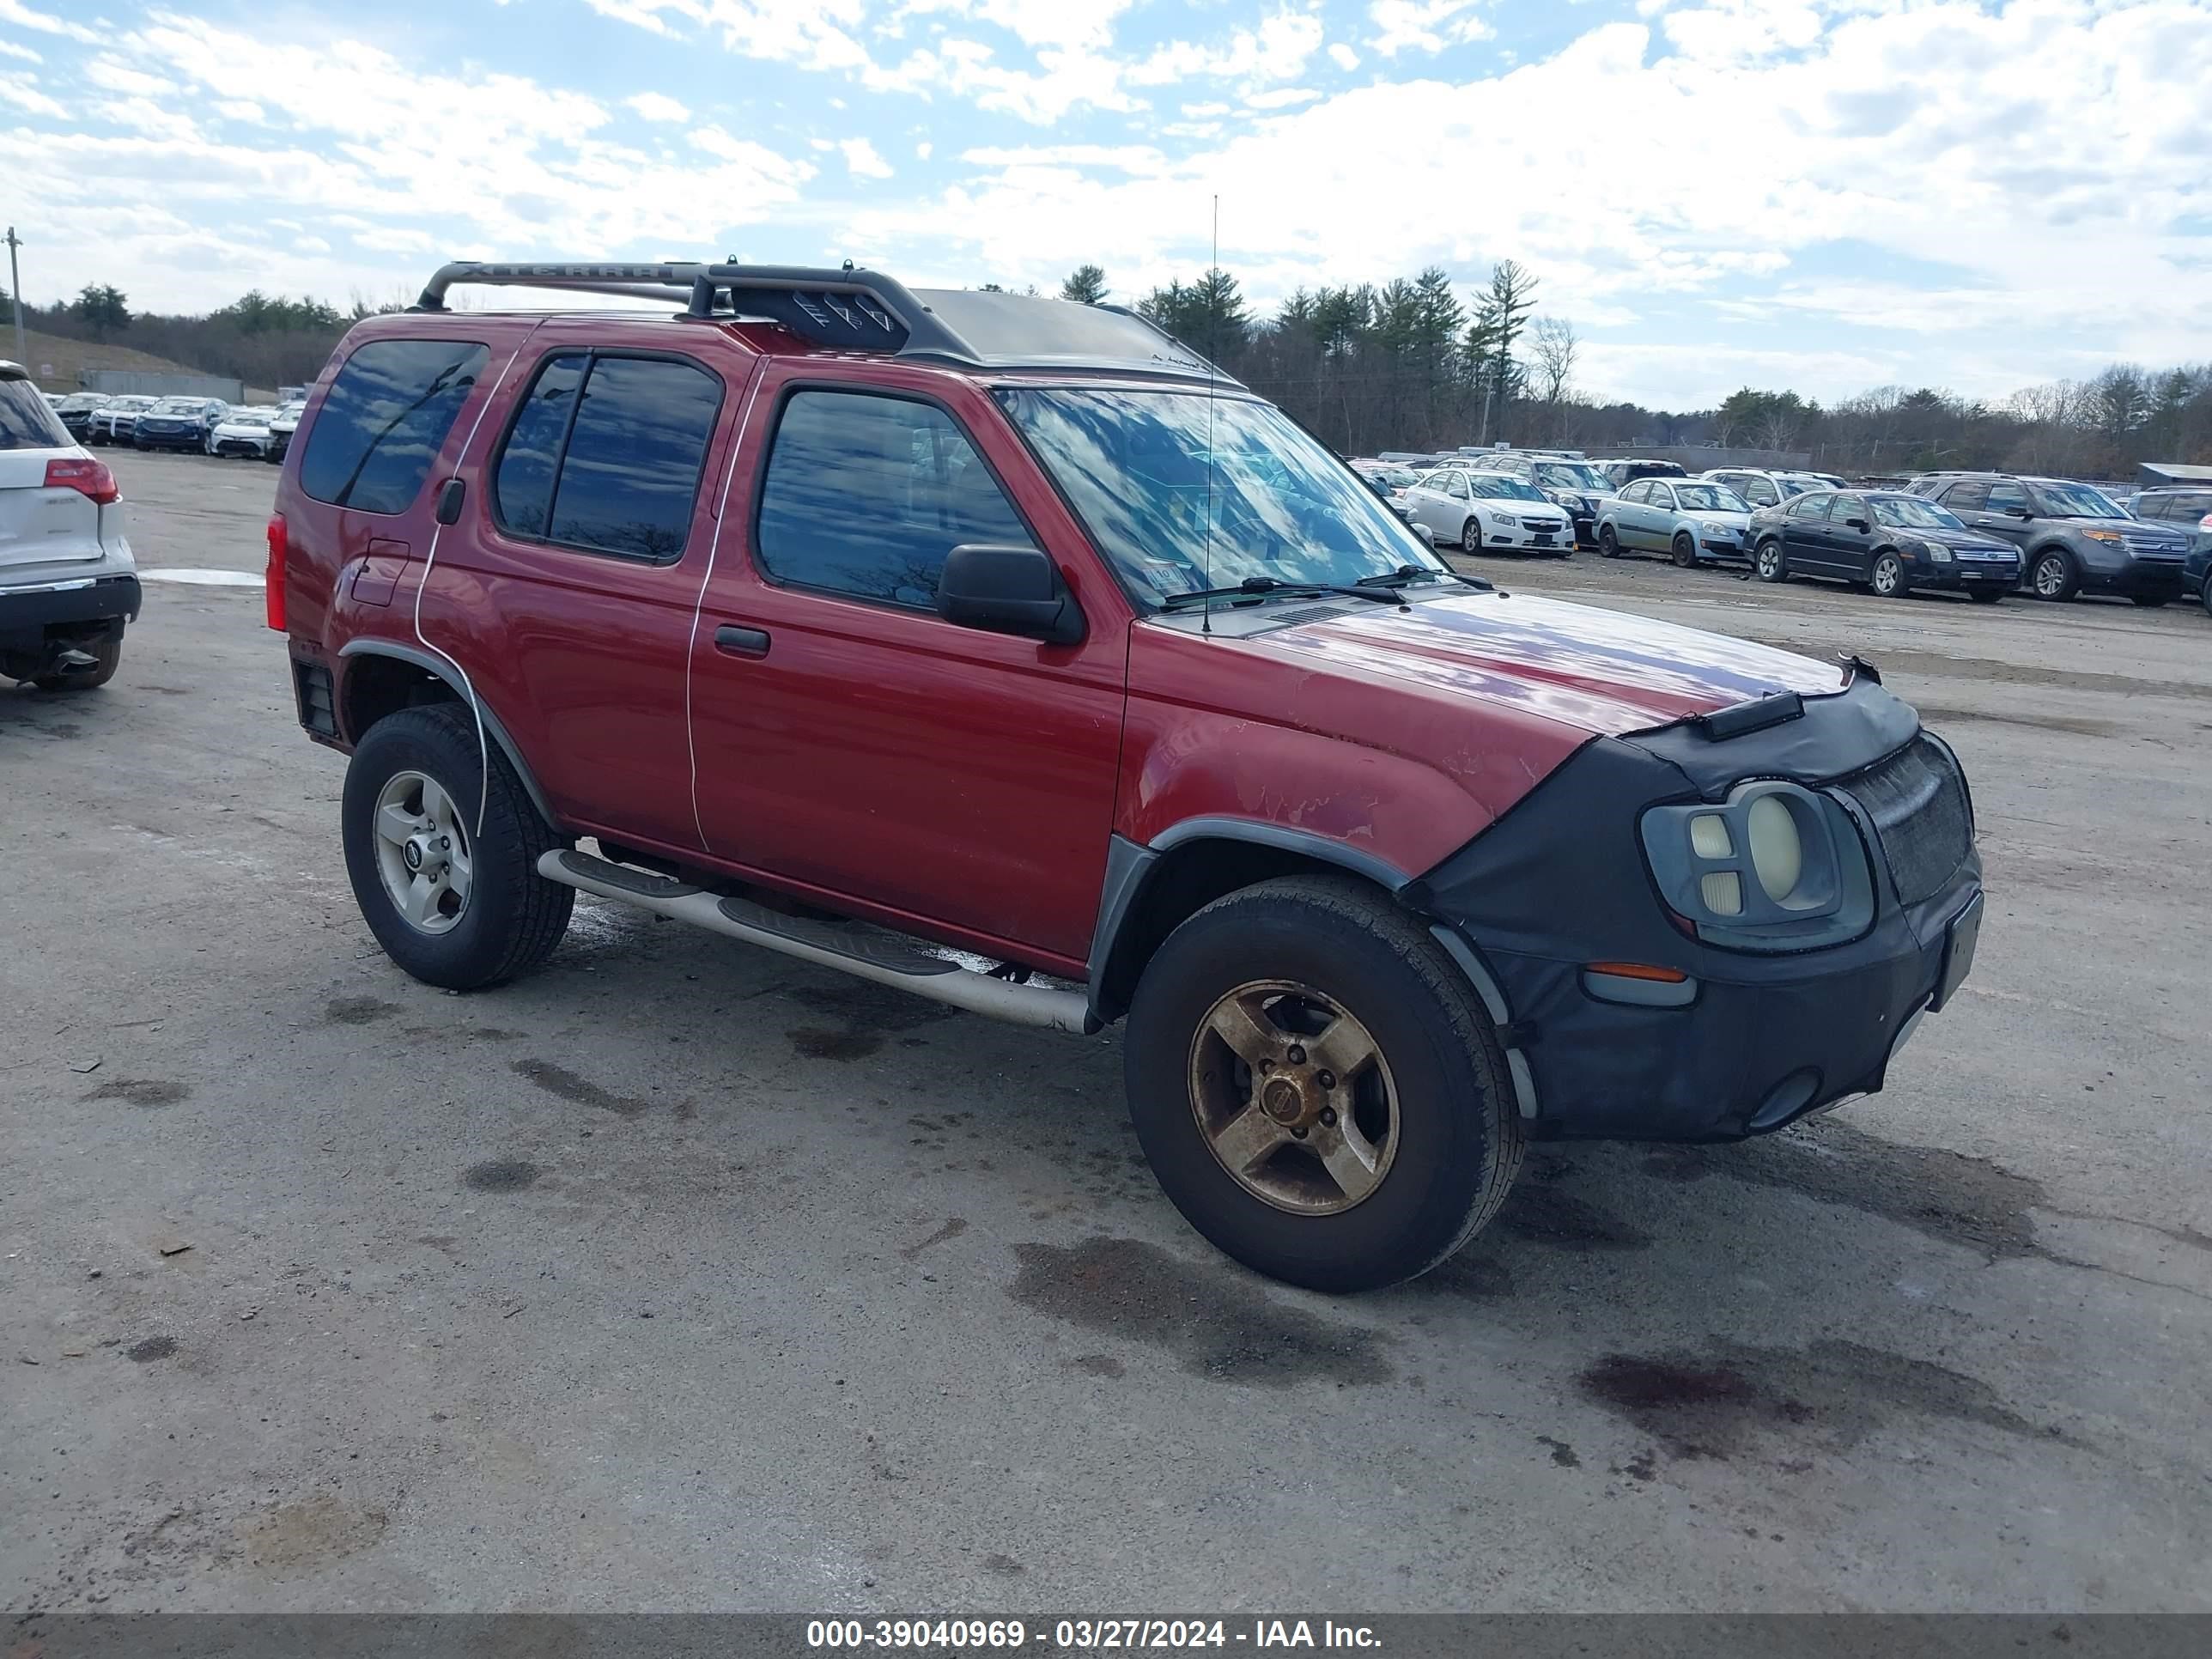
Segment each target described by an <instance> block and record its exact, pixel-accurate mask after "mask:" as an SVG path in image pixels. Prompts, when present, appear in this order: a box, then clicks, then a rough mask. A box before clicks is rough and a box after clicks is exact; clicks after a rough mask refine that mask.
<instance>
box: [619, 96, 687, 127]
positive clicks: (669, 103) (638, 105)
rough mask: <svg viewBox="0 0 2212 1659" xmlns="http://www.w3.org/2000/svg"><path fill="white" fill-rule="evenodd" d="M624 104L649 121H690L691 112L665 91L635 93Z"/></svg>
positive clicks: (624, 100)
mask: <svg viewBox="0 0 2212 1659" xmlns="http://www.w3.org/2000/svg"><path fill="white" fill-rule="evenodd" d="M623 104H624V105H626V106H628V107H629V108H630V109H632V110H635V112H637V113H638V114H640V115H641V116H643V117H644V118H646V119H647V120H648V121H671V122H676V121H688V120H690V118H691V112H690V110H689V109H686V108H685V107H684V106H683V105H682V104H680V103H678V101H677V100H675V99H673V98H671V97H670V96H669V95H668V94H666V93H665V92H640V93H633V94H631V95H630V96H629V97H627V98H625V99H623Z"/></svg>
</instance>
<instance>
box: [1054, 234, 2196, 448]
mask: <svg viewBox="0 0 2212 1659" xmlns="http://www.w3.org/2000/svg"><path fill="white" fill-rule="evenodd" d="M1536 290H1537V282H1536V279H1535V277H1534V276H1532V275H1530V273H1529V272H1528V271H1527V270H1525V269H1523V268H1522V267H1521V266H1520V265H1517V264H1514V263H1513V262H1511V261H1510V260H1509V261H1505V262H1503V263H1501V264H1498V265H1497V266H1496V267H1494V268H1493V270H1492V272H1491V277H1490V281H1489V283H1488V285H1487V286H1486V288H1484V289H1482V290H1481V291H1480V293H1479V294H1478V295H1477V296H1476V298H1475V300H1474V303H1473V304H1472V305H1471V306H1463V305H1462V304H1461V302H1460V301H1458V300H1457V299H1456V298H1455V295H1454V294H1453V291H1452V287H1451V283H1450V280H1449V277H1448V276H1447V275H1446V273H1445V272H1443V270H1439V269H1437V268H1436V267H1433V266H1431V268H1429V269H1428V270H1424V271H1422V272H1421V273H1420V274H1419V276H1413V277H1401V278H1399V279H1397V280H1395V281H1393V282H1389V283H1383V284H1382V285H1380V286H1376V285H1374V284H1368V283H1363V284H1360V285H1358V286H1357V287H1346V288H1321V289H1312V290H1307V289H1300V290H1298V291H1297V293H1295V294H1293V295H1291V297H1290V298H1289V299H1288V300H1286V301H1284V303H1283V304H1282V305H1281V306H1280V307H1278V308H1277V310H1276V311H1275V313H1274V314H1273V315H1272V316H1268V317H1264V318H1263V317H1260V316H1257V315H1255V313H1253V312H1252V310H1251V309H1250V308H1249V307H1248V306H1247V305H1246V304H1245V302H1244V300H1243V295H1242V292H1241V290H1240V289H1239V287H1238V284H1237V279H1236V277H1235V276H1232V275H1231V274H1230V273H1228V272H1226V271H1222V270H1211V271H1208V272H1206V273H1205V274H1204V275H1202V276H1200V277H1199V278H1198V279H1197V280H1196V281H1194V282H1191V283H1182V282H1174V283H1169V284H1168V285H1167V286H1166V287H1164V288H1155V289H1152V291H1151V292H1150V293H1148V294H1146V295H1142V296H1140V297H1138V298H1137V299H1136V300H1135V301H1134V304H1135V308H1136V309H1137V310H1139V311H1140V312H1142V313H1145V314H1146V316H1148V317H1151V318H1152V319H1153V320H1155V321H1156V322H1158V323H1159V324H1160V325H1161V326H1162V327H1164V328H1165V329H1166V330H1167V331H1169V332H1170V333H1171V334H1173V335H1175V336H1176V338H1178V339H1180V340H1182V341H1183V342H1184V343H1186V344H1188V345H1189V346H1190V347H1192V349H1194V350H1198V351H1200V352H1203V353H1205V354H1206V356H1210V357H1212V359H1213V360H1214V361H1215V362H1218V363H1219V364H1220V365H1221V367H1222V368H1223V369H1224V370H1225V371H1226V372H1227V373H1229V374H1233V375H1235V376H1236V377H1237V379H1238V380H1243V382H1244V383H1245V384H1247V385H1249V386H1251V387H1253V389H1254V390H1255V391H1258V392H1262V393H1264V394H1265V395H1266V396H1267V397H1269V398H1273V400H1274V401H1275V402H1277V403H1279V404H1282V405H1283V407H1284V408H1285V409H1286V410H1289V411H1290V412H1291V414H1293V415H1295V416H1297V418H1298V419H1299V420H1300V421H1301V422H1304V424H1305V425H1306V426H1307V427H1309V428H1311V429H1312V430H1313V431H1315V432H1316V433H1318V434H1319V435H1321V436H1322V438H1323V439H1324V440H1326V441H1328V442H1329V443H1331V444H1333V445H1334V446H1335V447H1337V448H1339V449H1340V450H1342V451H1344V452H1345V453H1347V454H1362V453H1366V454H1371V453H1374V452H1375V451H1376V450H1379V449H1407V450H1431V449H1439V448H1448V447H1456V446H1458V445H1462V444H1484V443H1489V442H1491V441H1497V440H1504V441H1512V442H1515V443H1520V444H1528V445H1542V446H1557V447H1567V448H1577V449H1582V450H1585V451H1587V452H1589V453H1600V452H1602V451H1606V450H1611V449H1616V448H1620V447H1629V446H1647V445H1688V446H1710V445H1720V446H1734V447H1751V448H1759V449H1775V450H1785V451H1802V452H1805V453H1808V454H1809V455H1810V456H1811V457H1812V464H1813V465H1815V466H1817V467H1820V468H1821V469H1822V470H1824V471H1838V472H1846V473H1850V474H1853V475H1868V474H1882V473H1899V472H1911V471H1924V470H1928V469H1930V468H1935V467H2000V468H2012V469H2017V470H2020V471H2046V472H2055V473H2066V474H2070V475H2075V476H2082V477H2128V476H2130V475H2131V474H2132V473H2133V472H2134V470H2135V467H2136V463H2138V462H2141V461H2158V460H2164V461H2177V460H2178V461H2187V462H2197V463H2212V364H2203V363H2198V364H2189V365H2183V366H2180V367H2177V368H2164V369H2145V368H2140V367H2137V366H2135V365H2131V364H2116V365H2114V366H2113V367H2112V368H2107V369H2106V370H2105V371H2104V372H2103V373H2101V374H2098V375H2096V376H2094V377H2093V378H2092V379H2090V380H2079V381H2075V380H2061V381H2054V382H2052V383H2051V384H2049V385H2045V386H2030V387H2027V388H2026V389H2025V390H2022V391H2021V392H2015V393H2014V394H2013V395H2012V396H2011V397H2009V398H2004V399H2002V400H2000V401H1990V400H1986V399H1981V398H1964V397H1960V396H1959V395H1957V394H1956V393H1954V392H1948V391H1945V390H1943V389H1942V388H1940V387H1933V386H1921V387H1911V386H1880V387H1876V388H1875V389H1874V390H1872V391H1869V392H1862V393H1860V394H1859V395H1857V397H1853V398H1845V399H1844V400H1843V401H1841V402H1839V403H1837V404H1833V405H1832V406H1826V407H1824V406H1823V405H1821V404H1820V403H1818V402H1816V401H1814V400H1813V399H1810V398H1804V397H1802V396H1801V395H1799V394H1798V393H1797V392H1792V391H1786V390H1785V391H1762V390H1758V389H1755V388H1753V387H1750V386H1746V387H1744V388H1743V389H1742V390H1741V391H1739V392H1735V393H1734V394H1733V395H1731V396H1730V397H1729V398H1727V399H1726V400H1725V401H1724V402H1723V404H1721V405H1720V406H1719V407H1718V408H1717V409H1706V410H1686V411H1679V412H1678V411H1674V410H1656V409H1646V408H1644V407H1643V406H1642V405H1640V404H1632V403H1601V402H1599V401H1597V400H1596V399H1595V398H1592V397H1591V396H1589V394H1588V393H1587V392H1584V391H1583V388H1582V387H1581V386H1580V385H1579V384H1578V382H1577V370H1578V368H1580V365H1581V356H1582V342H1581V340H1580V339H1579V337H1577V335H1576V333H1575V331H1574V328H1573V326H1572V325H1571V324H1570V323H1569V322H1568V321H1567V320H1566V319H1563V318H1558V317H1547V316H1544V315H1542V314H1540V313H1537V312H1536V310H1535V299H1536ZM1060 293H1061V297H1062V298H1063V299H1069V300H1079V301H1089V302H1091V303H1094V304H1095V303H1097V302H1098V301H1102V300H1105V299H1108V298H1109V297H1110V295H1109V289H1108V287H1107V279H1106V274H1105V272H1104V271H1103V270H1101V269H1100V268H1099V267H1097V265H1085V266H1083V267H1081V268H1080V269H1079V270H1076V271H1074V272H1073V274H1071V275H1070V276H1068V278H1067V280H1066V282H1065V283H1063V284H1062V285H1061V290H1060Z"/></svg>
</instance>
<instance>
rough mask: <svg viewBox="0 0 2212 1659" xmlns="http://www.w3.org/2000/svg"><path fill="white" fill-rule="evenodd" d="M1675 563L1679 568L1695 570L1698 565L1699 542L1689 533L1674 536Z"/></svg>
mask: <svg viewBox="0 0 2212 1659" xmlns="http://www.w3.org/2000/svg"><path fill="white" fill-rule="evenodd" d="M1674 564H1675V568H1677V569H1681V570H1694V569H1696V568H1697V567H1698V544H1697V543H1696V542H1695V541H1694V540H1692V538H1690V537H1689V536H1687V535H1681V536H1677V537H1675V538H1674Z"/></svg>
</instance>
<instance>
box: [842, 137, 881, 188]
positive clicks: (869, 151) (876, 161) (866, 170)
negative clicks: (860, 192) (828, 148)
mask: <svg viewBox="0 0 2212 1659" xmlns="http://www.w3.org/2000/svg"><path fill="white" fill-rule="evenodd" d="M837 148H838V149H841V150H842V151H843V152H844V155H845V169H846V171H847V172H848V173H851V174H852V175H853V176H854V178H855V179H888V178H890V176H891V164H890V162H889V161H885V160H884V158H883V157H882V156H881V155H878V154H877V153H876V147H875V146H874V145H873V144H872V143H869V142H868V141H867V140H866V139H865V138H846V139H842V140H840V141H839V143H838V145H837Z"/></svg>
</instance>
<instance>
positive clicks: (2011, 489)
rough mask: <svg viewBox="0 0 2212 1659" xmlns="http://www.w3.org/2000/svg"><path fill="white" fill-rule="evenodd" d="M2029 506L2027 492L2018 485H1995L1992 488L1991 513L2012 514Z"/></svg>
mask: <svg viewBox="0 0 2212 1659" xmlns="http://www.w3.org/2000/svg"><path fill="white" fill-rule="evenodd" d="M2026 506H2027V491H2026V490H2025V489H2021V487H2020V486H2019V485H2018V484H2016V483H1994V484H1991V485H1990V505H1989V511H1990V512H1992V513H2012V512H2016V511H2018V510H2019V509H2020V508H2021V507H2026Z"/></svg>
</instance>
